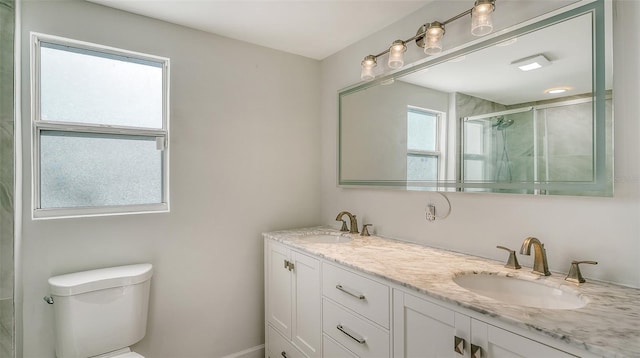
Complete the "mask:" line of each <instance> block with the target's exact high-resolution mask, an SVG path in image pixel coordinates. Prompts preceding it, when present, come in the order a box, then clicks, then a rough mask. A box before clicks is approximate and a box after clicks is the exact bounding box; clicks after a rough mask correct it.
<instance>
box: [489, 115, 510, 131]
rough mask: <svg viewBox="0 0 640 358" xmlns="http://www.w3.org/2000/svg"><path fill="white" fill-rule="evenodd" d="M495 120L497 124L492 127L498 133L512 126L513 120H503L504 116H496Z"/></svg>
mask: <svg viewBox="0 0 640 358" xmlns="http://www.w3.org/2000/svg"><path fill="white" fill-rule="evenodd" d="M495 118H496V119H497V122H496V124H494V125H493V127H494V128H495V129H497V130H499V131H501V130H503V129H507V128H509V127H510V126H511V125H512V124H513V119H511V118H509V119H505V118H504V116H498V117H495Z"/></svg>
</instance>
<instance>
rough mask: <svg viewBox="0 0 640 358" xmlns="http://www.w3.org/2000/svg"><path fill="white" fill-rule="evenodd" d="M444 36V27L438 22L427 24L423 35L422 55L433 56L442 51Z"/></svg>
mask: <svg viewBox="0 0 640 358" xmlns="http://www.w3.org/2000/svg"><path fill="white" fill-rule="evenodd" d="M443 35H444V25H442V24H441V23H439V22H433V23H431V24H429V27H428V28H427V31H426V32H425V34H424V53H425V54H427V55H435V54H437V53H440V52H441V51H442V36H443Z"/></svg>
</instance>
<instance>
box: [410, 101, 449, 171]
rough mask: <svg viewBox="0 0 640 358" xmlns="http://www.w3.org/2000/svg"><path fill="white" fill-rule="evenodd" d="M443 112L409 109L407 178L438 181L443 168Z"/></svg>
mask: <svg viewBox="0 0 640 358" xmlns="http://www.w3.org/2000/svg"><path fill="white" fill-rule="evenodd" d="M441 118H442V114H441V113H439V112H434V111H429V110H426V109H422V108H416V107H409V108H408V109H407V180H408V181H436V180H438V177H439V173H440V172H442V171H443V170H442V169H441V164H442V160H441V155H442V151H441V149H440V148H441V142H442V141H441V140H440V137H441V133H440V131H441V129H440V128H442V125H441V123H440V121H441Z"/></svg>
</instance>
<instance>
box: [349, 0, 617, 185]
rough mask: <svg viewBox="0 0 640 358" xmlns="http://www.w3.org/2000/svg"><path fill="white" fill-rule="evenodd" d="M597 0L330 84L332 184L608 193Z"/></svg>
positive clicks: (604, 72) (602, 38)
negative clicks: (382, 72) (334, 90)
mask: <svg viewBox="0 0 640 358" xmlns="http://www.w3.org/2000/svg"><path fill="white" fill-rule="evenodd" d="M604 19H605V16H604V1H595V2H592V3H589V4H586V5H582V6H576V7H574V8H573V9H571V10H568V11H565V12H562V13H559V14H555V15H550V16H547V17H546V18H544V19H542V20H539V21H537V22H532V23H530V24H528V25H527V24H525V25H523V26H520V27H518V28H516V29H513V30H511V31H509V30H506V31H504V32H503V33H501V34H498V35H497V36H494V37H493V38H491V39H488V40H486V41H484V42H479V43H474V44H473V45H471V46H469V47H467V48H461V49H459V50H457V51H452V52H450V53H448V54H446V55H443V56H440V57H436V58H434V59H433V60H427V61H425V62H423V63H421V64H419V65H416V66H413V67H411V68H408V69H406V70H403V71H400V72H397V73H395V74H393V75H389V76H386V77H381V78H379V79H377V80H375V81H372V82H367V83H363V84H360V85H357V86H354V87H351V88H348V89H346V90H343V91H341V92H340V95H339V99H340V121H339V161H338V184H339V185H341V186H379V187H380V186H384V187H396V188H402V189H409V190H411V189H416V190H439V191H473V192H504V193H522V194H547V195H548V194H560V195H594V196H608V195H612V190H613V184H612V182H613V181H612V176H613V157H612V152H613V151H612V142H613V141H612V132H613V130H612V126H613V120H612V106H611V98H612V95H611V86H612V83H611V78H612V71H611V69H610V66H611V61H610V51H607V50H606V48H607V46H608V47H609V48H610V38H611V34H610V32H609V31H605V24H604V23H605V21H604Z"/></svg>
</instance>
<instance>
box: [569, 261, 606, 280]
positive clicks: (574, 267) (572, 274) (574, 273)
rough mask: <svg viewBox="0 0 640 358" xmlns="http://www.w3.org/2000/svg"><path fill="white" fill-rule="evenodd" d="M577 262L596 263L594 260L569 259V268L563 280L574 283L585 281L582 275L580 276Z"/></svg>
mask: <svg viewBox="0 0 640 358" xmlns="http://www.w3.org/2000/svg"><path fill="white" fill-rule="evenodd" d="M579 264H589V265H597V264H598V263H597V262H596V261H575V260H574V261H571V268H569V274H567V277H566V278H565V280H567V281H570V282H575V283H585V282H586V281H585V279H584V277H582V272H580V266H578V265H579Z"/></svg>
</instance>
